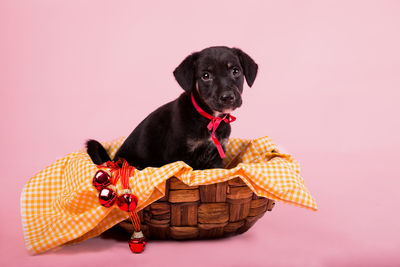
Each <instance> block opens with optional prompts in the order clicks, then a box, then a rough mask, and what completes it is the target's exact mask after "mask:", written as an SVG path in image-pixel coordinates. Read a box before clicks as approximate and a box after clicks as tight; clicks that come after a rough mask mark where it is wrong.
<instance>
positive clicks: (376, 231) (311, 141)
mask: <svg viewBox="0 0 400 267" xmlns="http://www.w3.org/2000/svg"><path fill="white" fill-rule="evenodd" d="M399 14H400V4H399V2H398V1H232V0H230V1H208V0H203V1H196V2H189V1H171V0H170V1H159V2H157V3H156V2H155V1H140V2H139V1H99V0H96V1H47V0H35V1H18V0H15V1H12V0H9V1H7V0H6V1H4V0H3V1H1V2H0V38H1V39H0V99H1V100H0V101H1V102H0V103H1V104H0V109H1V111H0V114H1V115H0V116H1V117H0V118H1V121H0V122H1V138H0V142H1V160H0V164H1V172H2V181H3V184H4V185H3V189H2V198H3V202H4V203H3V204H2V205H1V208H0V209H1V214H0V215H1V218H2V220H3V223H2V227H0V244H1V247H0V254H1V257H0V265H1V266H73V265H79V266H83V265H86V266H109V265H111V264H112V266H126V264H128V265H130V266H168V265H171V266H172V265H173V266H188V265H189V266H205V265H208V266H400V256H399V253H398V252H399V248H400V215H399V206H400V205H399V204H400V194H399V193H398V191H399V187H400V175H399V167H398V166H399V159H400V157H399V150H400V141H399V138H400V125H399V122H400V120H399V115H400V108H399V100H400V52H399V47H400V37H399V36H400V34H399V33H400V16H399ZM211 45H227V46H235V47H240V48H242V49H243V50H244V51H246V52H248V53H249V54H250V55H251V56H252V57H253V58H254V59H255V60H256V61H257V63H258V64H259V68H260V71H259V75H258V77H257V79H256V82H255V84H254V86H253V88H251V89H248V88H246V89H245V92H244V105H243V107H242V108H241V109H240V110H238V111H237V112H235V113H234V114H235V115H236V116H237V117H238V121H237V122H235V123H234V125H233V134H232V135H233V136H237V137H249V138H251V137H261V136H264V135H268V136H270V137H271V138H272V139H273V140H274V141H276V142H277V143H279V144H281V145H282V146H284V147H285V149H286V150H288V151H289V152H290V153H291V154H293V155H294V156H295V157H296V158H297V159H298V160H299V161H300V163H301V165H302V174H303V177H304V179H305V182H306V185H307V187H308V189H309V190H310V191H311V193H312V195H313V196H314V197H315V198H316V200H317V203H318V206H319V208H320V210H319V211H318V212H311V211H308V210H305V209H301V208H296V207H293V206H289V205H286V204H282V203H278V204H277V205H276V207H275V209H274V211H273V212H272V213H269V214H267V215H266V216H265V217H263V218H262V219H261V220H260V221H259V222H258V223H257V224H256V225H255V226H254V227H253V228H252V229H250V231H249V232H247V233H245V234H243V235H241V236H237V237H233V238H229V239H223V240H215V241H195V242H184V243H182V242H174V241H168V242H151V243H150V244H149V245H148V248H147V250H146V251H145V253H143V254H141V255H132V254H131V253H130V251H129V249H128V248H127V244H126V243H125V242H118V241H115V240H109V239H100V238H94V239H92V240H89V241H86V242H84V243H82V244H79V245H76V246H72V247H65V248H62V249H61V250H58V251H55V252H49V253H45V254H42V255H39V256H29V255H28V253H27V251H26V249H25V247H24V242H23V235H22V227H21V222H20V215H19V197H20V192H21V189H22V187H23V185H24V184H25V183H26V182H27V181H28V179H29V178H30V177H31V176H33V175H34V174H35V173H36V172H37V171H39V170H40V169H42V168H44V167H45V166H47V165H49V164H50V163H52V162H54V161H55V160H56V159H57V158H59V157H62V156H64V155H66V154H68V153H70V152H73V151H75V150H78V149H80V148H82V146H83V143H84V141H85V140H86V139H88V138H96V139H98V140H101V141H105V140H111V139H114V138H116V137H120V136H126V135H128V134H129V133H130V132H131V131H132V130H133V128H134V127H135V126H136V125H137V124H138V123H139V122H140V120H142V119H143V118H144V117H145V116H146V115H147V114H148V113H150V112H151V111H152V110H154V109H155V108H156V107H158V106H160V105H161V104H163V103H165V102H167V101H169V100H172V99H174V98H175V97H177V96H178V94H180V93H181V91H182V90H181V89H180V88H179V86H178V84H177V83H176V82H175V80H174V77H173V75H172V71H173V69H174V68H175V67H176V66H177V65H178V64H179V63H180V62H181V60H183V58H184V57H185V56H186V55H187V54H189V53H191V52H193V51H197V50H200V49H202V48H205V47H207V46H211Z"/></svg>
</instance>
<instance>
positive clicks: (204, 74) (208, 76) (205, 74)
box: [201, 72, 211, 81]
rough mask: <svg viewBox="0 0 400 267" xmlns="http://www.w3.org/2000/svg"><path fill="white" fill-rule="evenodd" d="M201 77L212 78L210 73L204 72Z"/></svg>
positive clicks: (204, 78) (206, 79)
mask: <svg viewBox="0 0 400 267" xmlns="http://www.w3.org/2000/svg"><path fill="white" fill-rule="evenodd" d="M201 79H203V81H209V80H210V79H211V75H210V73H208V72H204V73H203V74H202V75H201Z"/></svg>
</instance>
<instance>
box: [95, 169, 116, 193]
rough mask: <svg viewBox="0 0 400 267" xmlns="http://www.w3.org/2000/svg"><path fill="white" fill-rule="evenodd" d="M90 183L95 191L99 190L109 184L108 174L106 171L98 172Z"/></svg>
mask: <svg viewBox="0 0 400 267" xmlns="http://www.w3.org/2000/svg"><path fill="white" fill-rule="evenodd" d="M92 183H93V186H94V187H95V188H96V189H97V190H100V189H101V188H103V187H106V186H108V185H110V184H111V177H110V174H109V173H108V172H106V171H103V170H98V171H97V172H96V174H95V175H94V177H93V181H92Z"/></svg>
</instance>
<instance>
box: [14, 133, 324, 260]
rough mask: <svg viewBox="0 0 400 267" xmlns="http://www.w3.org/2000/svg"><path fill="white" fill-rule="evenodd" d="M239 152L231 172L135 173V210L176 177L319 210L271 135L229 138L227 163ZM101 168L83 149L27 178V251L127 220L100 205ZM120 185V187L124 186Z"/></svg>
mask: <svg viewBox="0 0 400 267" xmlns="http://www.w3.org/2000/svg"><path fill="white" fill-rule="evenodd" d="M123 141H124V138H120V139H117V140H114V141H112V142H109V143H104V146H105V148H106V149H107V151H108V153H109V154H110V155H111V157H113V156H114V154H115V153H116V151H117V149H118V147H119V146H120V145H121V144H122V142H123ZM245 148H246V150H245V151H243V150H244V149H245ZM241 152H242V153H243V152H244V153H243V154H241V159H240V163H239V164H238V165H237V166H236V167H234V168H231V169H208V170H192V168H191V167H190V166H188V165H187V164H185V163H184V162H182V161H177V162H174V163H170V164H167V165H164V166H162V167H160V168H152V167H149V168H146V169H143V170H141V171H139V170H136V171H135V175H134V177H133V178H131V179H130V186H131V188H132V189H133V193H134V194H135V195H136V196H138V198H139V203H138V206H137V211H139V210H141V209H143V208H144V207H146V206H147V205H150V204H151V203H152V202H154V201H156V200H158V199H159V198H161V197H163V196H164V194H165V189H166V181H167V180H168V179H169V178H170V177H172V176H175V177H176V178H178V179H180V180H181V181H182V182H184V183H185V184H187V185H189V186H194V185H206V184H212V183H217V182H224V181H227V180H230V179H232V178H235V177H240V178H241V179H242V180H243V181H244V182H245V183H246V184H247V186H248V187H249V188H250V189H251V190H252V191H253V192H254V193H256V194H257V195H258V196H263V197H267V198H269V199H273V200H278V201H282V202H285V203H289V204H293V205H296V206H300V207H304V208H307V209H311V210H317V206H316V203H315V200H314V198H313V197H312V196H311V194H310V193H309V191H308V190H307V188H306V187H305V185H304V181H303V179H302V178H301V176H300V169H299V164H298V163H297V161H296V160H295V159H294V158H293V157H292V156H290V155H287V154H280V153H279V151H278V148H277V146H276V145H275V144H274V143H272V141H271V140H270V139H269V138H268V137H263V138H259V139H254V140H246V139H240V138H231V139H230V140H229V145H228V148H227V151H226V158H225V161H226V162H229V161H231V160H232V159H233V158H234V157H235V156H236V155H238V154H239V153H241ZM97 170H98V169H97V167H96V165H95V164H93V162H92V161H91V159H90V157H89V155H88V154H87V153H86V152H85V150H81V151H77V152H74V153H71V154H69V155H67V156H65V157H63V158H61V159H59V160H57V161H56V162H55V163H53V164H51V165H50V166H48V167H47V168H45V169H43V170H42V171H40V172H39V173H37V174H36V175H35V176H34V177H32V178H31V179H30V180H29V182H28V183H27V184H26V185H25V187H24V189H23V191H22V194H21V217H22V225H23V231H24V237H25V244H26V247H27V249H28V251H29V252H31V253H41V252H44V251H46V250H49V249H52V248H56V247H58V246H60V245H63V244H71V243H78V242H81V241H84V240H86V239H89V238H91V237H94V236H98V235H100V234H101V233H102V232H104V231H105V230H107V229H109V228H111V227H112V226H114V225H116V224H117V223H119V222H121V221H123V220H125V219H127V218H128V214H127V213H125V212H123V211H121V210H120V209H118V208H116V207H111V208H105V207H103V206H101V205H100V204H99V200H98V192H97V190H96V189H95V188H94V187H93V186H92V178H93V175H94V174H95V173H96V171H97ZM117 187H118V189H119V190H120V189H121V188H122V187H121V184H120V183H119V184H118V185H117Z"/></svg>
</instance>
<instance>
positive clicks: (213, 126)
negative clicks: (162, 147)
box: [191, 93, 236, 159]
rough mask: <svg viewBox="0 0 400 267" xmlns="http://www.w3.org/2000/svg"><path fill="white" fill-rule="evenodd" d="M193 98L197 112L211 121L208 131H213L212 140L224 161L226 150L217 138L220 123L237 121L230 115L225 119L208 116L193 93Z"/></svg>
mask: <svg viewBox="0 0 400 267" xmlns="http://www.w3.org/2000/svg"><path fill="white" fill-rule="evenodd" d="M191 97H192V103H193V106H194V107H195V108H196V110H197V111H198V112H199V113H200V114H201V115H202V116H203V117H206V118H207V119H209V120H210V123H209V124H208V125H207V129H208V130H209V131H211V130H212V132H211V138H212V140H213V142H214V144H215V146H216V147H217V150H218V153H219V156H220V157H221V158H222V159H223V158H225V152H224V150H223V149H222V146H221V143H220V142H219V141H218V139H217V137H215V131H216V130H217V128H218V126H219V125H220V123H221V122H222V121H224V122H226V123H231V122H234V121H235V120H236V118H235V117H234V116H232V115H231V114H229V113H228V114H226V115H225V116H224V117H223V118H220V117H214V116H212V115H210V114H208V113H207V112H205V111H204V110H203V109H202V108H201V107H200V106H199V105H198V104H197V103H196V101H195V100H194V96H193V93H192V95H191Z"/></svg>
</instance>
